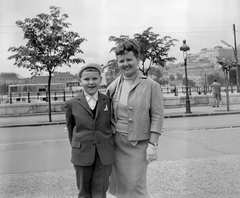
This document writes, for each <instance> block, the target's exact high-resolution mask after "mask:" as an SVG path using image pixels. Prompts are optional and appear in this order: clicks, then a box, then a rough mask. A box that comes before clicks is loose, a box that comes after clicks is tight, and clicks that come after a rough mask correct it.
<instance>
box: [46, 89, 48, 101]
mask: <svg viewBox="0 0 240 198" xmlns="http://www.w3.org/2000/svg"><path fill="white" fill-rule="evenodd" d="M46 102H48V92H47V91H46Z"/></svg>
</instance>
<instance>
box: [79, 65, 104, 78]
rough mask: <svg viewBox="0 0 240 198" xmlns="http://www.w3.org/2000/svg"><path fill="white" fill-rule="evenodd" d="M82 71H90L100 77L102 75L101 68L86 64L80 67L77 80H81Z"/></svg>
mask: <svg viewBox="0 0 240 198" xmlns="http://www.w3.org/2000/svg"><path fill="white" fill-rule="evenodd" d="M83 71H92V72H95V71H97V72H98V73H99V75H100V76H101V73H102V67H101V66H100V65H99V64H97V63H88V64H85V65H83V66H81V67H80V70H79V72H78V78H81V75H82V72H83Z"/></svg>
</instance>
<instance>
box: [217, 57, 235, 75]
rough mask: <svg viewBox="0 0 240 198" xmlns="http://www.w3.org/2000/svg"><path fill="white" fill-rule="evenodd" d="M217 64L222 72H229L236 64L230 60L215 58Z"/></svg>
mask: <svg viewBox="0 0 240 198" xmlns="http://www.w3.org/2000/svg"><path fill="white" fill-rule="evenodd" d="M217 63H218V64H219V65H221V68H222V70H223V71H224V72H229V71H230V70H231V69H232V68H233V67H236V62H235V61H232V60H231V59H223V58H217Z"/></svg>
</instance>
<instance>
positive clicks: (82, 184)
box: [66, 63, 114, 198]
mask: <svg viewBox="0 0 240 198" xmlns="http://www.w3.org/2000/svg"><path fill="white" fill-rule="evenodd" d="M101 72H102V68H101V66H100V65H98V64H95V63H90V64H86V65H84V66H82V67H81V69H80V71H79V79H80V83H81V84H82V86H83V89H84V91H83V92H82V93H80V94H79V95H77V96H75V97H73V98H71V99H70V100H68V101H66V127H67V131H68V136H69V140H70V144H71V147H72V156H71V162H72V163H73V164H74V169H75V172H76V179H77V187H78V189H79V194H78V197H79V198H105V197H106V191H107V189H108V186H109V176H110V174H111V171H112V164H113V162H114V153H113V152H114V149H113V146H114V140H113V134H112V130H111V105H110V98H109V97H107V96H106V95H104V94H102V93H100V92H99V91H98V90H99V86H100V83H101V80H102V78H101Z"/></svg>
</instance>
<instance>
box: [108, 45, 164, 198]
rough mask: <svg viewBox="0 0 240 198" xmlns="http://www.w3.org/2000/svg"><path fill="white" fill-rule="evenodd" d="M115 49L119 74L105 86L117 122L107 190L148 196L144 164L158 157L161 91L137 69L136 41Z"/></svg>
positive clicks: (123, 197)
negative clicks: (112, 163) (112, 162)
mask: <svg viewBox="0 0 240 198" xmlns="http://www.w3.org/2000/svg"><path fill="white" fill-rule="evenodd" d="M115 53H116V57H117V62H118V67H119V68H120V70H121V73H122V74H121V75H120V76H119V77H118V78H117V79H116V80H115V81H113V82H112V83H111V84H110V85H109V87H108V88H107V95H109V96H110V97H111V98H112V105H113V111H114V119H115V125H116V126H115V130H116V131H115V135H114V139H115V149H114V155H115V164H114V165H113V172H112V175H111V178H110V189H109V192H110V193H111V194H113V195H115V196H116V197H117V198H148V197H149V195H148V192H147V189H146V175H147V165H148V163H150V162H152V161H154V160H156V159H157V146H158V139H159V136H160V135H161V132H162V126H163V118H164V115H163V97H162V92H161V89H160V86H159V85H158V84H157V83H156V82H155V81H153V80H150V79H148V78H147V77H145V76H143V75H142V74H141V73H140V71H139V70H138V66H139V61H140V48H139V45H138V43H137V42H136V41H134V40H127V41H125V42H123V43H120V44H119V45H118V46H117V48H116V50H115Z"/></svg>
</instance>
